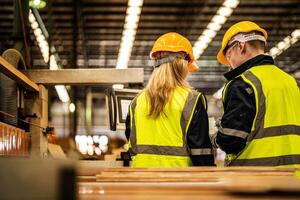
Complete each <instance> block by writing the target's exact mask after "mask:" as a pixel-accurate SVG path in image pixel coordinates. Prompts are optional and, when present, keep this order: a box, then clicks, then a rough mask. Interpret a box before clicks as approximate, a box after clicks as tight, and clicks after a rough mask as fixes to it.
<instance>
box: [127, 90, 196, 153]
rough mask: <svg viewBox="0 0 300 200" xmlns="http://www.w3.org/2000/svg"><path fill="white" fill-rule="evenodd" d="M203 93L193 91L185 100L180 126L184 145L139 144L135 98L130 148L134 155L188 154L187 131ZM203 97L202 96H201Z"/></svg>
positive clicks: (132, 107) (131, 113)
mask: <svg viewBox="0 0 300 200" xmlns="http://www.w3.org/2000/svg"><path fill="white" fill-rule="evenodd" d="M200 96H201V93H199V92H196V91H191V92H189V94H188V97H187V99H186V101H185V105H184V107H183V110H182V114H181V118H180V126H181V130H182V144H183V145H182V146H160V145H153V144H151V145H141V144H137V140H136V126H135V116H134V115H135V114H134V113H135V107H136V103H137V102H136V101H137V98H135V99H134V100H133V101H132V103H131V105H130V116H131V118H130V121H131V133H130V146H131V147H130V148H129V152H130V154H131V155H132V156H134V155H137V154H156V155H170V156H188V155H189V152H188V149H187V145H186V133H187V130H188V127H189V125H190V122H191V119H192V115H193V113H194V110H195V107H196V103H197V101H198V98H199V97H200ZM200 98H201V97H200Z"/></svg>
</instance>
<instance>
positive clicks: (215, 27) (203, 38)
mask: <svg viewBox="0 0 300 200" xmlns="http://www.w3.org/2000/svg"><path fill="white" fill-rule="evenodd" d="M239 2H240V1H239V0H225V1H224V2H223V4H222V6H221V7H220V8H219V9H218V11H217V13H216V14H215V15H214V16H213V17H212V19H211V21H210V23H208V25H207V27H206V29H205V30H204V31H203V32H202V34H201V35H200V36H199V37H198V39H197V41H196V42H195V43H194V46H193V52H194V56H195V57H196V58H199V57H200V56H201V55H202V53H203V52H204V50H205V49H206V48H207V46H208V44H209V43H210V42H211V41H212V39H213V38H214V37H215V36H216V35H217V31H219V30H220V29H221V27H222V25H223V24H224V23H225V22H226V20H227V19H228V17H230V15H231V14H232V12H233V10H234V9H235V8H236V7H237V6H238V4H239Z"/></svg>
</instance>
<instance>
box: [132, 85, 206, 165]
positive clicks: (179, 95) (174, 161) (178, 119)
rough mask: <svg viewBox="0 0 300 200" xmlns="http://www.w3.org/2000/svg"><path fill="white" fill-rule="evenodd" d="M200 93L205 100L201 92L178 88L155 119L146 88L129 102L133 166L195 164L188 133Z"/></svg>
mask: <svg viewBox="0 0 300 200" xmlns="http://www.w3.org/2000/svg"><path fill="white" fill-rule="evenodd" d="M200 96H201V97H200ZM199 97H200V98H202V99H201V100H202V101H205V99H204V97H203V96H202V95H201V94H200V93H199V92H196V91H189V90H188V89H185V88H182V87H178V88H176V89H175V91H174V93H173V97H172V100H171V101H170V102H168V103H167V104H166V105H165V107H164V110H163V113H161V114H160V116H159V117H158V118H156V119H153V118H150V117H149V111H150V102H149V99H148V97H147V95H146V93H145V92H142V93H141V94H140V95H139V96H138V97H137V98H136V99H135V100H133V102H132V103H131V105H130V117H131V119H130V128H131V133H130V138H129V152H130V153H131V156H132V162H131V166H132V167H187V166H191V165H192V162H191V159H190V157H189V152H188V148H187V145H186V133H187V130H188V127H189V124H190V121H191V119H192V115H193V113H194V109H195V106H196V102H197V101H198V99H199ZM205 105H206V102H205Z"/></svg>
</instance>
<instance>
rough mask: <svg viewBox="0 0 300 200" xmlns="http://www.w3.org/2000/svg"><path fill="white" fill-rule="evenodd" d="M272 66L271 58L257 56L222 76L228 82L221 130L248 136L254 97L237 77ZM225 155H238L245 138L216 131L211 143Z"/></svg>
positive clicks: (252, 117) (254, 111)
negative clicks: (231, 130) (242, 133)
mask: <svg viewBox="0 0 300 200" xmlns="http://www.w3.org/2000/svg"><path fill="white" fill-rule="evenodd" d="M267 64H274V61H273V58H272V57H270V56H266V55H258V56H256V57H254V58H252V59H250V60H248V61H246V62H245V63H243V64H242V65H241V66H239V67H237V68H235V69H234V70H232V71H229V72H227V73H226V74H224V76H225V78H226V79H227V80H228V81H231V80H232V82H230V85H228V87H227V93H226V99H224V102H223V103H224V104H223V106H224V115H223V117H222V119H221V126H222V128H223V129H224V128H227V129H233V130H237V131H240V132H244V133H246V134H249V133H250V132H251V127H252V124H253V120H254V118H255V113H256V107H255V95H254V91H253V89H252V87H251V86H250V85H248V84H247V83H245V82H244V81H243V80H242V78H240V77H238V76H239V75H241V74H242V73H243V72H245V71H246V70H248V69H250V68H251V67H253V66H259V65H267ZM212 142H213V143H215V144H216V146H218V147H220V148H221V149H222V150H223V151H225V152H226V153H227V154H238V153H239V152H240V151H241V150H243V149H244V148H245V146H246V142H247V138H241V137H237V136H232V135H228V134H224V133H222V132H221V131H220V129H219V131H218V133H217V135H216V137H215V138H214V139H213V141H212Z"/></svg>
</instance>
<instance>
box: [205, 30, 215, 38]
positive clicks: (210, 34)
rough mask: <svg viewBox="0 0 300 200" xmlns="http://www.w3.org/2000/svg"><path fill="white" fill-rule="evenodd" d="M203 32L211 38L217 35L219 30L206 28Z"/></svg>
mask: <svg viewBox="0 0 300 200" xmlns="http://www.w3.org/2000/svg"><path fill="white" fill-rule="evenodd" d="M202 34H203V35H205V36H207V37H209V38H214V37H215V36H216V34H217V32H216V31H213V30H210V29H206V30H204V31H203V33H202Z"/></svg>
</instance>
